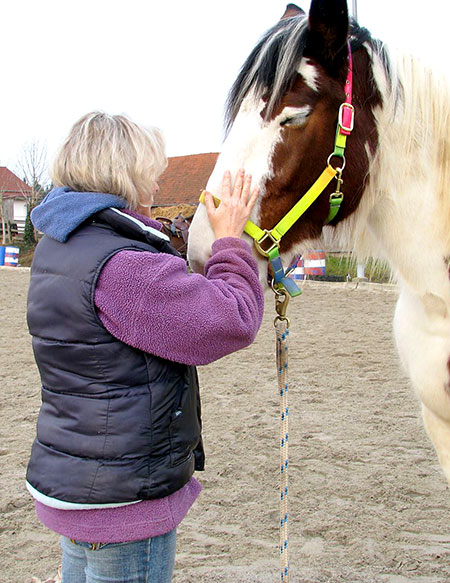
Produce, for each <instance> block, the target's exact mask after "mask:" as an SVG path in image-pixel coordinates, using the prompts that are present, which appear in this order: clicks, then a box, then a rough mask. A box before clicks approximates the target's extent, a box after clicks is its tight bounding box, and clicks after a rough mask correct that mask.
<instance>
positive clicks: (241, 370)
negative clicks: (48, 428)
mask: <svg viewBox="0 0 450 583" xmlns="http://www.w3.org/2000/svg"><path fill="white" fill-rule="evenodd" d="M28 278H29V272H28V271H27V270H22V269H20V268H18V269H5V268H2V269H0V302H1V308H0V333H1V347H2V350H1V355H0V379H1V391H0V404H1V407H0V412H1V419H0V437H1V441H0V464H1V466H0V480H1V482H0V513H1V514H0V516H1V522H0V549H1V552H0V557H1V558H0V564H1V574H0V581H2V582H4V583H30V581H31V577H32V576H35V577H38V578H41V579H46V578H47V577H50V576H54V575H55V574H56V569H57V567H58V564H59V546H58V536H57V535H56V534H54V533H51V532H49V531H47V530H46V529H45V528H44V527H42V526H41V525H40V524H39V522H38V521H37V519H36V518H35V515H34V509H33V505H32V502H31V500H30V498H29V496H28V494H27V493H26V490H25V486H24V475H25V468H26V463H27V458H28V455H29V450H30V446H31V442H32V439H33V435H34V424H35V421H36V415H37V412H38V408H39V398H40V397H39V381H38V375H37V371H36V368H35V365H34V362H33V357H32V353H31V345H30V339H29V337H28V335H27V330H26V324H25V303H26V293H27V284H28ZM395 299H396V293H395V291H394V290H393V289H392V288H390V287H388V286H376V285H373V286H366V287H364V286H359V287H358V288H357V289H354V285H351V284H350V286H348V287H345V285H344V284H327V283H308V284H305V286H304V294H303V296H301V297H300V298H297V299H295V300H294V301H293V302H292V303H291V306H290V309H289V315H290V317H291V320H292V323H291V335H290V360H289V377H290V496H289V500H290V513H291V523H290V564H291V578H290V581H291V583H325V582H333V583H339V582H346V583H444V582H448V581H449V580H450V526H449V525H450V493H449V491H448V487H447V485H446V483H445V481H444V478H443V476H442V474H441V471H440V469H439V466H438V463H437V460H436V457H435V454H434V451H433V449H432V447H431V445H430V443H429V441H428V438H427V437H426V435H425V432H424V430H423V428H422V423H421V420H420V412H419V406H418V403H417V401H416V399H415V397H414V395H413V394H412V390H411V388H410V385H409V382H408V380H407V379H406V378H405V376H404V374H403V373H402V371H401V370H400V366H399V362H398V358H397V356H396V353H395V349H394V346H393V341H392V332H391V319H392V313H393V309H394V304H395ZM272 318H273V307H272V298H271V297H270V296H269V297H268V299H267V309H266V316H265V319H264V323H263V326H262V329H261V331H260V333H259V335H258V338H257V340H256V342H255V343H254V345H253V346H251V347H250V348H248V349H246V350H244V351H242V352H240V353H237V354H233V355H231V356H229V357H227V358H224V359H223V360H221V361H220V362H217V363H215V364H213V365H209V366H207V367H204V368H202V369H201V370H200V380H201V385H202V399H203V416H204V435H205V446H206V451H207V455H208V459H207V469H206V471H205V472H203V473H202V474H199V475H198V478H199V480H200V481H201V482H202V484H203V487H204V491H203V493H202V494H201V496H200V498H199V500H198V501H197V503H196V504H195V506H194V507H193V508H192V510H191V512H190V513H189V515H188V517H187V518H186V520H185V521H184V522H183V524H182V525H181V527H180V529H179V538H178V556H177V564H176V574H175V577H174V582H175V583H194V582H195V583H206V582H208V583H215V582H219V581H220V582H221V583H236V582H241V583H242V582H255V583H258V582H259V583H269V582H270V583H272V582H275V581H279V556H278V536H279V535H278V520H279V518H278V515H279V510H278V506H279V502H278V499H279V496H278V464H279V453H278V431H279V414H278V388H277V381H276V370H275V347H274V345H275V333H274V329H273V324H272Z"/></svg>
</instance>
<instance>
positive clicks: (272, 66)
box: [225, 15, 390, 132]
mask: <svg viewBox="0 0 450 583" xmlns="http://www.w3.org/2000/svg"><path fill="white" fill-rule="evenodd" d="M307 39H308V19H307V18H306V16H305V15H299V16H297V17H293V18H287V19H283V20H280V21H279V22H278V23H277V24H276V25H275V26H273V27H272V28H271V29H269V30H268V31H267V32H266V33H265V34H264V35H263V36H262V37H261V39H260V41H259V42H258V44H257V45H256V46H255V48H254V49H253V51H252V52H251V54H250V55H249V57H248V58H247V60H246V61H245V63H244V65H243V67H242V69H241V71H240V73H239V75H238V77H237V79H236V81H235V83H234V84H233V87H232V88H231V91H230V93H229V96H228V100H227V105H226V112H225V129H226V132H228V131H229V130H230V128H231V126H232V124H233V122H234V120H235V118H236V116H237V114H238V112H239V109H240V107H241V105H242V102H243V100H244V99H245V97H246V96H247V95H248V94H249V93H250V92H254V94H255V97H256V98H260V97H263V96H267V97H268V102H267V105H266V108H265V110H264V111H265V117H266V118H269V117H270V115H271V113H273V111H274V110H275V108H276V106H277V105H278V104H279V103H280V102H281V99H282V97H283V95H284V94H285V93H286V91H288V90H289V87H290V86H291V84H292V81H293V80H294V79H295V77H296V75H297V70H298V67H299V63H300V61H301V59H302V57H303V53H304V49H305V46H306V43H307ZM350 39H351V45H352V49H353V51H356V50H358V49H359V48H360V47H361V46H362V45H363V44H364V43H368V44H369V45H370V46H371V47H372V49H373V50H374V51H375V52H376V53H377V54H379V56H380V58H381V61H382V62H383V65H384V67H385V68H386V72H387V78H389V77H390V75H389V61H388V59H387V57H386V55H385V53H384V47H383V45H382V43H380V42H379V41H377V40H375V39H373V38H372V37H371V35H370V32H369V31H368V30H367V29H366V28H363V27H360V26H359V25H358V24H357V23H356V22H355V21H354V20H352V21H351V23H350Z"/></svg>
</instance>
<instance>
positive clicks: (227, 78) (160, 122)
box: [0, 0, 449, 170]
mask: <svg viewBox="0 0 450 583" xmlns="http://www.w3.org/2000/svg"><path fill="white" fill-rule="evenodd" d="M286 4H287V2H286V1H282V0H270V1H269V0H240V1H237V0H221V1H220V2H214V1H211V0H209V1H207V0H191V1H188V0H184V1H181V0H171V1H170V2H169V1H155V0H145V2H144V1H142V0H127V1H123V0H122V1H120V2H119V1H117V0H77V1H76V2H75V1H73V0H39V1H38V2H37V1H35V0H33V1H30V0H15V1H14V2H5V3H4V6H2V22H3V26H2V31H1V34H0V54H1V55H2V78H3V83H2V90H1V93H0V95H1V96H0V103H1V107H0V165H6V166H8V167H9V168H10V169H11V170H15V169H16V168H17V161H18V159H19V158H20V156H21V153H22V152H23V151H24V150H25V149H26V148H27V144H29V143H30V142H32V141H39V142H40V143H42V144H43V145H46V147H47V151H48V156H49V158H51V156H52V154H53V153H54V151H55V149H56V148H57V146H58V145H59V144H60V142H61V141H62V140H63V139H64V137H65V135H66V134H67V132H68V131H69V129H70V127H71V125H72V124H73V123H74V122H75V121H76V120H77V119H78V118H79V117H80V116H82V115H83V114H84V113H87V112H88V111H92V110H94V109H101V110H104V111H107V112H109V113H126V114H127V115H129V116H130V117H131V118H133V119H134V120H135V121H138V122H139V123H142V124H144V125H156V126H158V127H160V128H161V129H162V130H163V132H164V135H165V137H166V142H167V153H168V155H169V156H177V155H183V154H196V153H200V152H215V151H219V150H220V147H221V141H222V135H223V134H222V120H223V106H224V103H225V99H226V96H227V93H228V90H229V88H230V86H231V85H232V83H233V81H234V79H235V77H236V75H237V73H238V71H239V68H240V66H241V65H242V63H243V62H244V60H245V59H246V57H247V56H248V54H249V52H250V51H251V49H252V48H253V46H254V44H255V43H256V41H257V40H258V38H259V37H260V35H261V34H262V33H263V32H264V31H265V30H266V29H267V28H269V27H270V26H272V25H273V24H274V23H275V22H276V21H277V20H278V19H279V17H280V16H281V15H282V13H283V12H284V8H285V6H286ZM298 4H299V5H300V6H302V8H304V9H305V10H307V9H308V7H309V4H310V2H309V1H308V0H307V1H304V2H298ZM352 6H353V3H352V1H351V0H350V2H349V7H350V10H351V9H352ZM447 6H448V4H447V2H446V1H445V0H427V2H424V0H421V1H420V2H419V1H418V0H376V1H375V0H358V2H357V10H358V20H359V23H360V24H361V25H363V26H366V27H367V28H368V29H369V30H370V31H371V32H372V34H373V36H376V37H378V38H380V39H382V40H384V41H386V42H387V43H388V44H390V45H391V46H397V47H400V48H404V49H405V51H408V52H413V53H415V54H418V55H420V56H421V57H422V58H423V59H424V60H426V61H427V62H429V63H432V64H433V65H434V66H436V67H439V68H441V69H445V68H446V67H447V68H448V65H447V64H446V63H445V62H444V56H445V53H447V52H448V51H447V47H446V41H447V42H448V36H449V33H448V18H447V12H448V8H446V7H447Z"/></svg>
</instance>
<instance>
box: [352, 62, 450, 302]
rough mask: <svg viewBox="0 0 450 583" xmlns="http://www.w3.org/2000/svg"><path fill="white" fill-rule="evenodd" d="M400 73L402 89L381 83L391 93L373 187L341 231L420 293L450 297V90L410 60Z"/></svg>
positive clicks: (380, 115)
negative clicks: (449, 265) (449, 271)
mask: <svg viewBox="0 0 450 583" xmlns="http://www.w3.org/2000/svg"><path fill="white" fill-rule="evenodd" d="M397 71H398V85H397V88H398V91H395V88H394V91H388V90H387V87H384V88H382V92H383V94H384V95H387V97H386V98H385V99H384V102H383V107H382V108H380V109H379V110H378V111H377V112H376V118H377V125H378V131H379V145H378V152H377V155H376V156H375V158H374V160H373V162H372V164H371V169H370V181H369V186H368V188H367V190H366V192H365V193H364V196H363V200H362V201H361V205H360V209H359V211H358V213H357V214H356V215H355V217H354V218H353V220H352V221H351V222H353V224H352V225H351V228H350V229H349V227H348V226H347V227H345V226H344V228H343V229H342V231H343V233H344V234H345V231H347V235H348V233H351V237H350V238H351V239H353V241H352V243H353V245H354V246H355V248H356V250H357V251H359V253H360V254H364V255H375V256H381V257H383V258H385V259H387V260H388V261H389V263H390V264H391V266H392V267H393V269H394V271H395V272H396V275H397V276H398V278H399V279H400V280H403V281H404V282H405V283H406V284H407V285H408V286H410V287H411V288H412V289H414V290H415V291H416V292H417V293H427V292H428V291H429V290H430V289H431V290H432V293H438V294H439V295H444V294H445V295H446V297H448V300H449V302H450V285H449V283H448V274H447V268H446V265H445V258H447V257H449V256H450V192H449V184H450V136H449V134H448V127H449V124H450V92H449V88H448V85H447V83H446V82H445V81H444V80H443V79H441V78H439V77H438V76H437V75H435V74H433V73H432V72H431V71H430V70H427V69H426V68H424V67H422V66H421V65H420V64H419V63H417V62H415V61H414V60H412V59H409V58H406V57H405V58H402V59H400V60H399V61H398V68H397ZM377 81H378V80H377ZM381 83H382V81H381Z"/></svg>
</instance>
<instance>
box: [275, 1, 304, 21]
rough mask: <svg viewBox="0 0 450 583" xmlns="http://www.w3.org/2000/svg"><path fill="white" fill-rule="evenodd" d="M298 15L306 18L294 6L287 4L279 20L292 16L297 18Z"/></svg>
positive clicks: (302, 11)
mask: <svg viewBox="0 0 450 583" xmlns="http://www.w3.org/2000/svg"><path fill="white" fill-rule="evenodd" d="M299 14H303V15H304V16H306V15H305V11H304V10H302V9H301V8H299V7H298V6H297V5H296V4H288V5H287V6H286V10H285V11H284V14H283V16H282V17H281V18H280V20H284V19H285V18H291V17H292V16H298V15H299Z"/></svg>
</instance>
